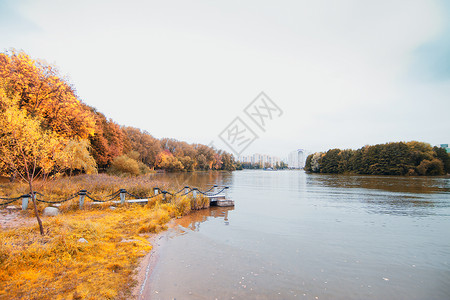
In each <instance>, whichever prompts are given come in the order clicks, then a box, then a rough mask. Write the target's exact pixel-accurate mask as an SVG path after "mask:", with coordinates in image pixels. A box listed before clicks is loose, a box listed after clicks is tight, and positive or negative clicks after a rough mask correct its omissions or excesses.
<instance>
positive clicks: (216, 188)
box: [213, 185, 219, 194]
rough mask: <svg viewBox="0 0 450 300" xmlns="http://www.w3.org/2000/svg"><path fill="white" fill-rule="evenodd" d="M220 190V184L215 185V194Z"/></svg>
mask: <svg viewBox="0 0 450 300" xmlns="http://www.w3.org/2000/svg"><path fill="white" fill-rule="evenodd" d="M218 190H219V186H218V185H214V189H213V194H217V191H218Z"/></svg>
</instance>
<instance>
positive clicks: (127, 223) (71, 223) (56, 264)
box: [0, 175, 209, 299]
mask: <svg viewBox="0 0 450 300" xmlns="http://www.w3.org/2000/svg"><path fill="white" fill-rule="evenodd" d="M93 179H94V177H91V178H88V179H86V178H84V179H83V178H81V179H79V180H80V181H82V182H83V183H86V180H88V181H90V184H91V186H95V185H97V188H93V189H92V190H93V191H94V192H95V193H96V194H97V195H98V196H101V195H102V194H105V195H106V194H108V193H110V192H111V188H110V187H111V185H114V180H116V179H114V180H112V181H111V182H112V184H111V185H106V184H105V186H108V189H102V188H101V187H100V186H101V185H102V184H99V183H98V182H97V183H96V181H95V180H93ZM98 179H99V180H97V181H100V182H103V181H104V179H105V178H104V177H103V176H102V175H99V177H98ZM110 179H111V178H110ZM77 180H78V179H77ZM77 180H75V182H76V181H77ZM117 180H118V181H121V182H120V184H121V185H122V186H121V187H124V186H125V188H126V189H127V190H128V189H134V192H135V193H142V194H143V193H146V192H147V191H146V190H143V186H144V185H145V189H148V190H150V189H151V187H149V185H148V182H145V184H143V185H139V184H138V183H136V182H138V181H139V180H141V179H130V180H129V182H128V183H129V184H128V185H124V180H125V181H127V180H126V179H120V178H119V179H117ZM71 184H72V185H74V186H71V188H69V186H70V185H71ZM64 186H66V192H65V194H66V195H68V194H70V193H71V192H73V191H74V190H73V189H72V188H74V187H75V190H76V188H77V187H78V184H77V183H74V180H73V179H72V180H71V183H69V182H67V180H61V181H60V182H55V183H54V184H53V187H52V188H47V189H46V192H47V193H46V194H48V193H49V192H51V191H52V190H53V191H55V193H56V191H58V190H59V188H60V187H64ZM3 188H5V186H3ZM7 188H10V189H11V191H12V190H20V187H15V188H11V187H7ZM84 188H86V187H84ZM140 188H141V189H142V190H140ZM69 190H70V191H69ZM11 191H10V192H11ZM59 196H64V195H62V194H60V195H59ZM169 200H170V203H161V197H157V198H154V200H153V201H151V202H150V203H149V204H147V205H145V206H141V205H124V206H122V207H118V208H116V209H114V210H112V209H110V208H109V205H108V204H105V205H103V206H95V207H94V206H90V207H89V206H88V205H87V207H88V208H86V209H84V210H78V209H75V208H76V206H77V201H78V199H77V198H75V199H74V200H72V201H71V202H68V203H65V204H64V206H63V207H62V211H63V213H62V214H61V215H59V216H57V217H47V218H44V229H45V231H46V235H45V236H41V235H40V234H39V230H38V228H37V225H35V226H32V227H21V228H16V229H8V230H2V231H1V232H0V241H1V242H0V283H1V284H0V299H21V298H23V299H129V297H130V295H131V294H130V293H131V289H132V287H133V285H134V284H136V282H134V281H133V274H134V270H135V268H136V266H137V264H138V262H139V258H140V257H142V256H144V255H146V254H147V253H148V252H149V251H150V250H151V245H150V243H149V242H148V241H147V238H148V237H149V234H151V233H156V232H159V231H161V230H164V229H165V228H166V227H165V224H166V223H167V222H168V221H169V220H170V219H171V218H173V217H176V216H181V215H185V214H187V213H189V211H190V210H191V209H193V208H194V207H195V208H204V207H207V206H209V201H208V199H206V198H201V197H199V198H198V199H197V201H196V202H200V203H193V202H194V201H193V199H192V198H190V197H184V196H183V197H174V198H173V199H169ZM40 206H41V209H42V208H43V205H42V204H41V205H40ZM24 214H28V215H29V217H33V216H32V212H31V209H30V208H29V209H28V211H27V212H24ZM80 238H84V239H85V240H86V241H87V243H83V242H79V239H80Z"/></svg>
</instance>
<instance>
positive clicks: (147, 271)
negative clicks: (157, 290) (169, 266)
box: [132, 220, 177, 300]
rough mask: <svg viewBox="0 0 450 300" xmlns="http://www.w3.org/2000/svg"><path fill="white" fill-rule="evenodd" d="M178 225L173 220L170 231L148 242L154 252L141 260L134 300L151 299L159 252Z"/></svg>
mask: <svg viewBox="0 0 450 300" xmlns="http://www.w3.org/2000/svg"><path fill="white" fill-rule="evenodd" d="M176 226H177V223H176V222H175V221H174V220H171V221H170V222H169V224H168V229H167V230H166V231H163V232H161V233H159V234H155V235H153V236H151V237H150V238H149V239H148V241H149V242H150V243H151V244H152V250H151V251H150V252H149V253H148V254H147V255H146V256H145V257H144V258H143V259H142V260H141V262H140V263H139V266H138V267H137V268H136V275H135V280H136V281H137V282H138V283H137V285H136V286H135V287H134V289H133V291H132V296H133V299H136V300H144V299H146V300H147V299H149V297H148V295H150V293H151V287H150V277H151V275H152V273H153V271H154V269H155V267H156V264H157V262H158V259H159V253H160V252H159V250H160V248H161V247H162V244H163V243H164V241H165V239H166V238H167V236H168V234H169V230H170V229H172V228H174V227H176Z"/></svg>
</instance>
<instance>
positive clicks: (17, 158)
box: [0, 86, 64, 235]
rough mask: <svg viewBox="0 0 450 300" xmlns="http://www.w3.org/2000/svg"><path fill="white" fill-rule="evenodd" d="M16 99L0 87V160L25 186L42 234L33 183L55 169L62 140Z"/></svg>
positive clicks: (62, 143)
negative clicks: (27, 188)
mask: <svg viewBox="0 0 450 300" xmlns="http://www.w3.org/2000/svg"><path fill="white" fill-rule="evenodd" d="M16 104H17V99H11V98H9V97H7V96H6V94H5V91H4V89H3V88H2V87H1V86H0V129H1V134H0V160H1V161H2V163H3V164H4V165H5V166H6V167H7V168H8V169H9V170H10V171H12V172H14V173H15V174H17V175H18V176H20V177H21V178H22V179H23V180H24V181H26V182H27V183H28V186H29V189H30V195H31V199H32V202H33V205H34V212H35V215H36V219H37V221H38V224H39V229H40V232H41V234H42V235H43V234H44V229H43V227H42V222H41V219H40V218H39V214H38V210H37V206H36V197H35V193H34V187H33V184H34V182H35V180H36V179H37V178H39V177H44V178H45V177H46V176H47V175H48V174H50V173H51V172H52V171H54V170H55V168H56V163H55V162H56V157H55V154H56V153H58V152H60V151H61V150H62V147H63V145H64V140H63V139H62V138H60V137H58V136H57V135H56V134H55V133H54V132H51V131H49V130H45V129H43V128H42V126H41V123H40V121H39V120H38V119H37V118H35V117H32V116H30V115H28V114H27V112H26V110H23V109H20V108H19V107H18V105H16Z"/></svg>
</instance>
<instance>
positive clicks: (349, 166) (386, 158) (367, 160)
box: [305, 141, 450, 176]
mask: <svg viewBox="0 0 450 300" xmlns="http://www.w3.org/2000/svg"><path fill="white" fill-rule="evenodd" d="M305 170H306V171H309V172H313V173H334V174H340V173H355V174H369V175H411V176H414V175H445V174H448V173H450V156H449V154H448V153H447V152H446V150H445V149H443V148H440V147H432V146H431V145H430V144H427V143H422V142H416V141H412V142H407V143H405V142H398V143H387V144H378V145H373V146H364V147H362V148H360V149H358V150H350V149H347V150H341V149H331V150H328V151H327V152H325V153H323V152H318V153H314V154H311V155H309V156H308V157H307V159H306V164H305Z"/></svg>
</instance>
